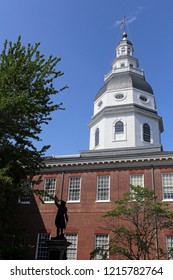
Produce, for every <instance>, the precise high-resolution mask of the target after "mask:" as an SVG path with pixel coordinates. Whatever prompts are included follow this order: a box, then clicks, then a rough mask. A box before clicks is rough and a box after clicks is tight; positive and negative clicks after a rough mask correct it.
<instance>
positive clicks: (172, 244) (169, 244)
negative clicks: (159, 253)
mask: <svg viewBox="0 0 173 280" xmlns="http://www.w3.org/2000/svg"><path fill="white" fill-rule="evenodd" d="M170 250H173V235H168V236H166V251H167V257H168V259H169V260H173V256H172V257H171V256H170Z"/></svg>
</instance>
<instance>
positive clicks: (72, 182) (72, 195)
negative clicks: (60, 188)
mask: <svg viewBox="0 0 173 280" xmlns="http://www.w3.org/2000/svg"><path fill="white" fill-rule="evenodd" d="M79 200H80V177H71V178H69V188H68V201H79Z"/></svg>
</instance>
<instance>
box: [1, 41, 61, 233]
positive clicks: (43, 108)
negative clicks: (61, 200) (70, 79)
mask: <svg viewBox="0 0 173 280" xmlns="http://www.w3.org/2000/svg"><path fill="white" fill-rule="evenodd" d="M39 46H40V43H36V44H35V45H33V46H32V45H31V44H28V45H27V46H22V44H21V38H20V37H19V38H18V39H17V41H16V42H15V43H12V42H8V41H7V40H6V41H5V43H4V46H3V50H2V53H1V54H0V228H1V229H2V228H3V231H1V230H0V235H1V234H2V233H3V234H4V232H9V225H10V221H11V220H12V219H13V216H15V206H16V205H17V201H18V197H19V195H22V191H23V187H22V182H23V180H25V179H26V178H27V177H28V176H30V179H31V180H32V177H33V176H34V174H35V173H36V172H37V171H38V170H39V169H40V168H41V167H43V166H44V163H43V156H44V154H45V151H46V150H47V149H48V148H49V146H43V147H42V148H41V149H40V150H38V149H37V148H36V144H34V143H37V142H39V141H41V138H40V133H41V132H42V126H43V124H48V123H49V121H50V120H51V113H52V112H54V111H55V110H57V109H62V108H61V105H62V104H61V103H60V104H54V102H53V98H52V96H54V95H57V94H58V93H59V92H60V91H62V90H63V89H65V88H66V86H65V87H63V88H61V89H59V90H57V89H56V88H55V85H54V84H55V81H56V80H57V78H58V77H60V76H61V75H63V73H62V72H61V71H57V70H56V68H57V64H58V63H59V61H60V58H57V57H53V56H52V55H50V56H49V57H48V59H46V58H45V55H44V54H41V52H40V51H39ZM13 228H14V223H13Z"/></svg>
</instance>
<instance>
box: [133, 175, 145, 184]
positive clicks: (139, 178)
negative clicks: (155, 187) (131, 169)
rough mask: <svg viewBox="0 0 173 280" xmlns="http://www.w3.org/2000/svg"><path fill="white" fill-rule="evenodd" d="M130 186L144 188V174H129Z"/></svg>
mask: <svg viewBox="0 0 173 280" xmlns="http://www.w3.org/2000/svg"><path fill="white" fill-rule="evenodd" d="M130 185H132V186H135V187H137V186H140V187H144V174H131V175H130Z"/></svg>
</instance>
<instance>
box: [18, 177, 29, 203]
mask: <svg viewBox="0 0 173 280" xmlns="http://www.w3.org/2000/svg"><path fill="white" fill-rule="evenodd" d="M31 189H32V182H31V180H24V181H23V182H22V196H20V197H19V200H18V203H20V204H30V202H31Z"/></svg>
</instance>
